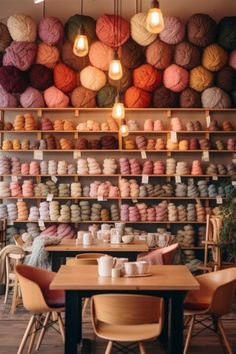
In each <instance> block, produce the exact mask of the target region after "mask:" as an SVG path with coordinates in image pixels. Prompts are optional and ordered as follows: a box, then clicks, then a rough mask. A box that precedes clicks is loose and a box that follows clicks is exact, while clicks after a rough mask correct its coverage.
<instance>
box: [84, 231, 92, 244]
mask: <svg viewBox="0 0 236 354" xmlns="http://www.w3.org/2000/svg"><path fill="white" fill-rule="evenodd" d="M92 243H93V237H92V234H91V233H90V232H85V233H84V234H83V245H84V246H91V245H92Z"/></svg>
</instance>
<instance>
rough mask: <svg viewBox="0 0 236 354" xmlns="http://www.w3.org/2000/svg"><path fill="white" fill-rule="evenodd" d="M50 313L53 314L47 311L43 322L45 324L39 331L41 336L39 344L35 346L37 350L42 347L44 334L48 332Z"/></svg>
mask: <svg viewBox="0 0 236 354" xmlns="http://www.w3.org/2000/svg"><path fill="white" fill-rule="evenodd" d="M50 315H51V312H47V313H46V316H45V319H44V322H43V326H42V328H41V331H40V333H39V338H38V341H37V345H36V348H35V349H36V350H39V348H40V345H41V343H42V340H43V337H44V334H45V332H46V327H47V324H48V321H49V319H50Z"/></svg>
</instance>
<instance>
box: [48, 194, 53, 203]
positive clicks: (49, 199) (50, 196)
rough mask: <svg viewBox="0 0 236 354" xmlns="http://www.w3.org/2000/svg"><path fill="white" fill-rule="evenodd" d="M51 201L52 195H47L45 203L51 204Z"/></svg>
mask: <svg viewBox="0 0 236 354" xmlns="http://www.w3.org/2000/svg"><path fill="white" fill-rule="evenodd" d="M52 199H53V194H48V195H47V202H51V201H52Z"/></svg>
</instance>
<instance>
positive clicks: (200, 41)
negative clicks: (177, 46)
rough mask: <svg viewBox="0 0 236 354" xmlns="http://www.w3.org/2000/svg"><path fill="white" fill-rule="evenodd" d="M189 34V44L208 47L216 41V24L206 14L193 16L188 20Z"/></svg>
mask: <svg viewBox="0 0 236 354" xmlns="http://www.w3.org/2000/svg"><path fill="white" fill-rule="evenodd" d="M187 34H188V40H189V42H191V43H193V44H195V45H197V46H199V47H206V46H207V45H209V44H211V43H213V42H214V40H215V36H216V22H215V21H214V20H213V19H212V18H211V17H210V16H209V15H206V14H195V15H192V16H191V17H190V18H189V20H188V24H187Z"/></svg>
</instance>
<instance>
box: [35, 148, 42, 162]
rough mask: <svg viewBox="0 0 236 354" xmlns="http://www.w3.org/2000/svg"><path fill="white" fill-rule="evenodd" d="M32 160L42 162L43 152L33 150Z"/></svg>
mask: <svg viewBox="0 0 236 354" xmlns="http://www.w3.org/2000/svg"><path fill="white" fill-rule="evenodd" d="M34 159H35V160H43V151H41V150H34Z"/></svg>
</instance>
